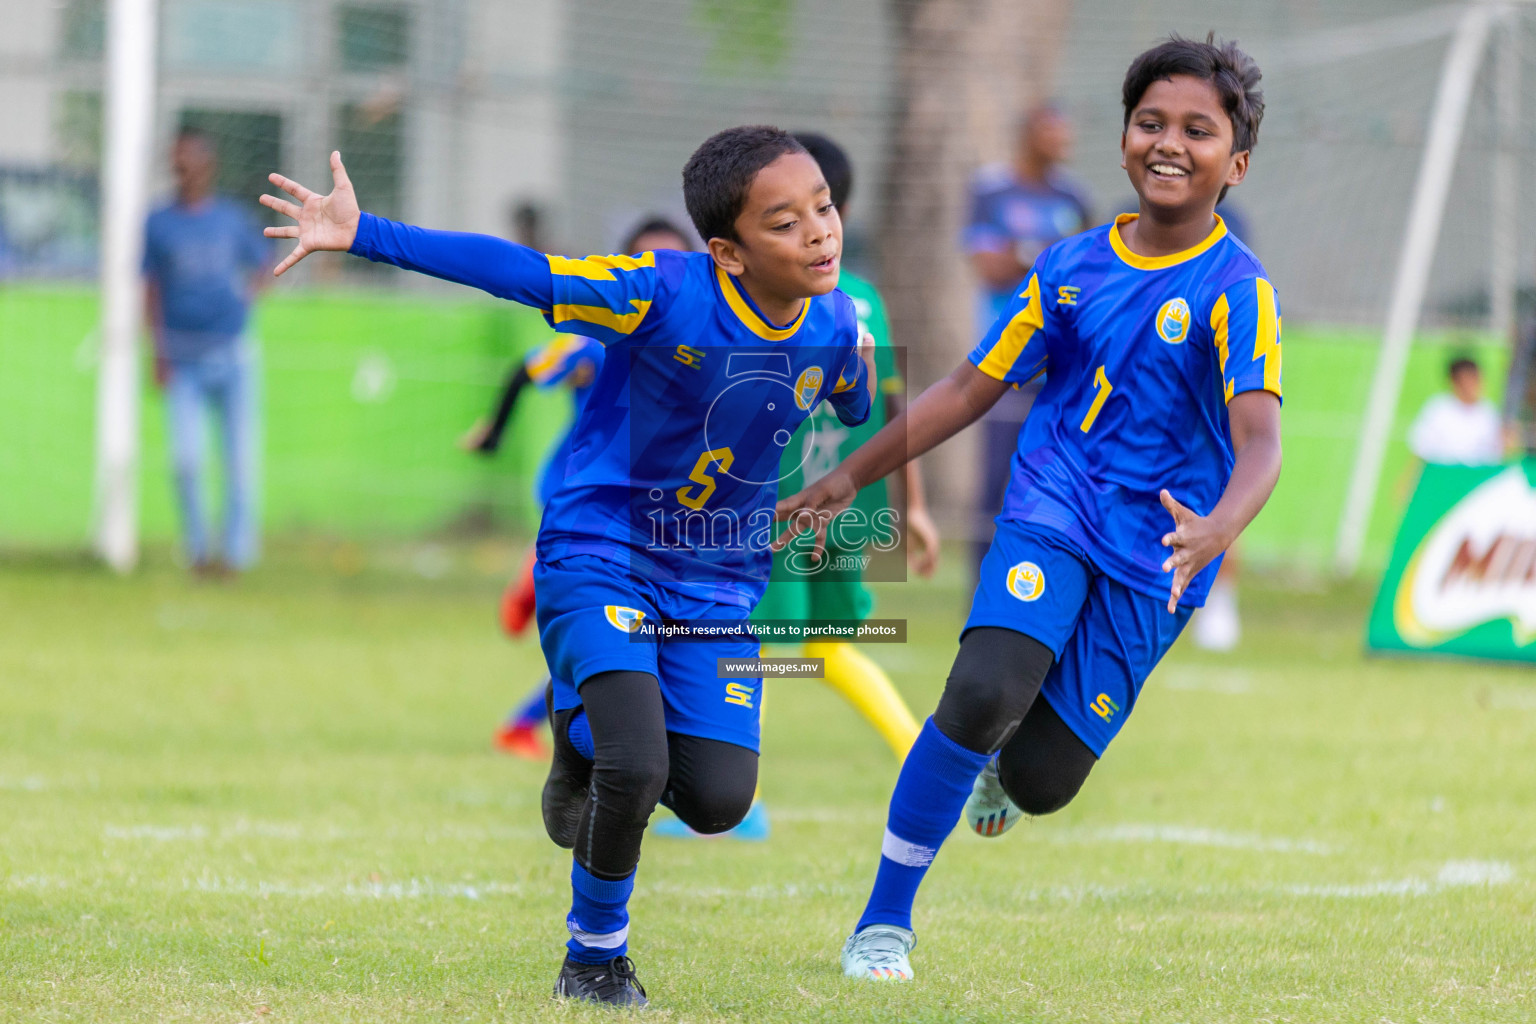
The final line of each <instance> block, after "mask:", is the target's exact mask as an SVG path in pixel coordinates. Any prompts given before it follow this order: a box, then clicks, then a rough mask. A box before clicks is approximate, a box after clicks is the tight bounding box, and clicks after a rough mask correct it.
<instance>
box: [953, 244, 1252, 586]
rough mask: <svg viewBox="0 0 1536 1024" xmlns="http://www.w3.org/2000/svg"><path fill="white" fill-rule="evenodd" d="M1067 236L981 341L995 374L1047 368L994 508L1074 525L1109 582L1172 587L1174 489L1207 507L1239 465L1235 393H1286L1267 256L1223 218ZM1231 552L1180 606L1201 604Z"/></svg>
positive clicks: (1052, 524)
mask: <svg viewBox="0 0 1536 1024" xmlns="http://www.w3.org/2000/svg"><path fill="white" fill-rule="evenodd" d="M1135 216H1136V215H1135V214H1123V215H1121V216H1120V217H1119V218H1117V219H1116V221H1115V223H1114V224H1112V225H1106V226H1104V227H1101V228H1096V229H1094V230H1092V231H1088V232H1085V233H1083V234H1081V235H1075V236H1073V237H1071V238H1067V239H1063V240H1062V241H1060V242H1057V243H1056V244H1055V245H1053V246H1051V247H1050V248H1049V249H1047V250H1046V251H1045V252H1044V253H1043V254H1041V256H1040V258H1039V259H1038V260H1037V261H1036V263H1035V266H1034V272H1033V273H1032V274H1031V275H1030V277H1029V280H1028V282H1026V284H1025V286H1024V288H1023V289H1022V290H1021V291H1020V292H1019V294H1018V295H1017V296H1016V297H1015V298H1014V299H1013V300H1012V302H1010V303H1009V305H1008V307H1007V309H1005V310H1004V312H1003V314H1002V315H1001V316H1000V317H999V318H998V320H997V322H996V323H995V324H993V326H992V329H991V330H990V331H988V332H987V335H986V337H985V338H984V339H982V341H981V343H980V344H979V345H977V346H976V348H975V349H974V350H973V351H972V353H971V356H970V359H971V362H972V364H974V365H975V366H976V367H977V368H978V369H980V370H981V371H982V372H983V373H985V374H987V375H988V376H991V377H994V378H996V379H998V380H1002V381H1007V382H1009V383H1011V384H1015V385H1017V384H1023V383H1026V382H1028V381H1030V380H1032V379H1034V378H1035V377H1038V376H1040V375H1041V374H1045V375H1046V377H1045V385H1044V388H1043V389H1042V391H1041V393H1040V397H1039V398H1037V399H1036V400H1035V405H1034V409H1033V410H1032V411H1031V412H1030V415H1029V419H1028V421H1027V422H1026V423H1025V424H1024V429H1023V430H1022V431H1020V433H1019V446H1018V450H1017V451H1016V452H1015V453H1014V456H1013V468H1012V479H1011V481H1010V483H1009V486H1008V492H1007V497H1006V498H1005V500H1004V502H1003V510H1002V512H1001V513H1000V514H999V516H998V520H999V521H1000V522H1002V521H1017V522H1025V523H1035V524H1039V525H1043V526H1046V527H1049V528H1052V529H1055V530H1058V531H1060V532H1061V533H1064V534H1065V535H1066V536H1068V537H1070V538H1071V539H1072V540H1073V541H1075V542H1076V543H1078V544H1080V545H1081V546H1082V548H1083V550H1084V551H1085V552H1086V553H1087V555H1088V556H1089V557H1090V558H1091V559H1092V560H1093V562H1094V563H1095V564H1096V565H1097V566H1098V567H1099V568H1100V570H1101V571H1103V572H1104V573H1106V574H1107V575H1108V576H1110V577H1111V578H1112V579H1115V580H1117V581H1119V582H1120V583H1123V584H1124V585H1125V586H1127V587H1129V588H1131V589H1132V590H1136V591H1139V592H1141V593H1144V594H1148V595H1150V596H1153V597H1163V598H1166V597H1167V594H1168V591H1169V588H1170V586H1171V584H1172V574H1171V573H1165V572H1163V571H1162V563H1163V560H1164V559H1165V558H1166V557H1167V555H1168V549H1166V548H1164V547H1163V546H1162V537H1163V535H1164V534H1166V533H1168V532H1169V531H1170V530H1171V529H1173V519H1172V517H1171V516H1170V515H1169V514H1168V512H1167V510H1166V509H1164V508H1163V506H1162V504H1161V502H1160V501H1159V500H1158V492H1159V491H1160V490H1162V489H1164V488H1166V489H1167V490H1168V491H1169V492H1170V493H1171V494H1172V495H1173V496H1174V497H1175V498H1176V499H1178V500H1179V501H1181V502H1183V503H1184V504H1185V505H1187V506H1188V507H1189V508H1191V509H1193V510H1194V511H1195V512H1197V513H1199V514H1200V515H1207V514H1209V513H1210V511H1211V509H1212V508H1214V507H1215V505H1216V502H1217V501H1218V500H1219V499H1220V497H1221V495H1222V492H1223V491H1224V490H1225V489H1226V485H1227V480H1228V479H1229V477H1230V476H1231V473H1232V464H1233V453H1232V435H1231V431H1230V428H1229V425H1228V422H1227V414H1226V403H1227V402H1229V401H1231V399H1232V397H1233V396H1234V395H1237V394H1241V393H1242V392H1244V391H1255V390H1265V391H1271V392H1273V393H1274V394H1275V395H1276V396H1279V395H1280V393H1281V391H1280V306H1279V300H1278V299H1277V298H1276V296H1275V290H1274V287H1273V286H1272V285H1271V284H1270V283H1269V280H1268V278H1267V277H1266V275H1265V272H1264V267H1263V265H1262V264H1260V263H1259V261H1258V258H1257V257H1255V256H1254V255H1253V253H1252V252H1250V251H1249V250H1248V248H1247V247H1246V246H1245V245H1243V243H1242V242H1240V241H1238V240H1237V239H1236V238H1233V237H1232V236H1231V235H1229V234H1228V233H1227V229H1226V225H1225V224H1224V223H1222V221H1221V219H1220V218H1219V217H1218V218H1217V221H1216V227H1215V229H1214V230H1213V231H1212V232H1211V233H1210V235H1208V236H1207V237H1206V239H1205V240H1204V241H1203V242H1201V243H1200V244H1199V245H1197V246H1195V247H1194V248H1192V249H1188V250H1185V251H1184V252H1180V253H1175V254H1173V255H1170V256H1159V257H1148V256H1140V255H1137V254H1136V253H1134V252H1132V251H1131V250H1130V249H1129V248H1128V247H1127V246H1126V244H1125V242H1124V241H1123V240H1122V239H1121V237H1120V232H1119V227H1120V225H1123V224H1125V223H1128V222H1129V221H1131V220H1134V219H1135ZM1219 564H1220V559H1217V560H1216V562H1213V563H1212V564H1211V565H1210V566H1208V567H1207V568H1206V569H1205V570H1204V571H1202V572H1201V573H1200V574H1199V575H1198V576H1196V577H1195V579H1194V580H1193V581H1191V583H1190V585H1189V587H1188V589H1187V590H1186V591H1185V592H1184V595H1183V597H1182V598H1181V600H1180V603H1181V604H1183V605H1186V606H1190V607H1197V606H1199V605H1201V604H1203V603H1204V601H1205V595H1206V593H1207V591H1208V590H1209V589H1210V584H1211V581H1212V580H1213V579H1214V578H1215V576H1216V571H1217V566H1218V565H1219Z"/></svg>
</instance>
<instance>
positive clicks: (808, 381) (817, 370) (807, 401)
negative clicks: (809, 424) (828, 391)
mask: <svg viewBox="0 0 1536 1024" xmlns="http://www.w3.org/2000/svg"><path fill="white" fill-rule="evenodd" d="M825 379H826V375H825V374H823V373H822V372H821V367H819V366H807V367H806V368H805V369H804V370H802V371H800V379H799V380H797V381H795V404H796V405H798V406H799V407H800V408H801V409H804V410H806V411H807V412H809V411H810V408H811V405H812V404H813V403H814V402H815V401H816V392H818V391H820V390H821V382H822V381H823V380H825Z"/></svg>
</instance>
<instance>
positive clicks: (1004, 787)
mask: <svg viewBox="0 0 1536 1024" xmlns="http://www.w3.org/2000/svg"><path fill="white" fill-rule="evenodd" d="M1258 82H1259V69H1258V67H1257V66H1256V65H1255V64H1254V62H1253V60H1252V59H1251V58H1249V57H1248V56H1247V55H1246V54H1245V53H1243V52H1242V51H1241V50H1239V49H1238V48H1237V47H1236V45H1234V44H1231V43H1227V44H1224V45H1220V46H1218V45H1215V44H1214V41H1213V40H1212V39H1208V40H1207V41H1206V42H1204V43H1200V42H1195V41H1192V40H1186V39H1180V38H1177V37H1175V38H1172V39H1169V40H1168V41H1166V42H1164V43H1162V44H1160V45H1158V46H1156V47H1154V48H1152V49H1151V50H1148V51H1147V52H1145V53H1143V54H1141V55H1140V56H1139V57H1137V58H1136V60H1135V61H1134V62H1132V64H1131V67H1130V70H1129V71H1128V72H1127V74H1126V78H1125V82H1124V87H1123V90H1122V99H1123V102H1124V109H1125V122H1124V131H1123V134H1122V135H1121V154H1122V160H1121V164H1122V166H1123V167H1124V168H1125V170H1126V173H1127V175H1128V176H1129V178H1130V181H1131V185H1132V187H1133V188H1135V190H1136V193H1137V195H1138V197H1139V198H1140V210H1139V213H1136V214H1126V215H1122V216H1121V217H1119V218H1117V219H1116V221H1115V223H1113V224H1109V225H1106V226H1104V227H1100V228H1097V229H1094V230H1092V231H1088V232H1085V233H1084V234H1081V235H1076V236H1074V237H1071V238H1067V239H1064V240H1062V241H1060V242H1058V243H1056V244H1055V245H1053V246H1051V247H1050V248H1049V249H1047V250H1046V251H1045V253H1044V254H1042V255H1041V256H1040V258H1039V260H1038V261H1037V262H1036V263H1035V266H1034V267H1033V269H1032V273H1031V274H1030V277H1029V280H1028V281H1027V282H1025V284H1024V286H1023V287H1022V288H1021V289H1020V291H1019V293H1018V295H1017V296H1016V297H1015V298H1014V300H1013V302H1012V303H1011V304H1010V305H1009V307H1008V308H1007V309H1006V310H1005V311H1004V312H1003V314H1002V316H1001V317H999V319H998V321H997V323H995V324H994V325H993V327H992V329H991V330H990V331H989V332H988V333H987V336H986V337H985V338H984V339H983V340H982V341H981V343H980V344H979V345H978V346H977V347H976V348H975V350H974V351H973V352H972V353H971V355H970V358H969V360H968V361H967V362H966V363H964V364H963V365H961V366H960V368H959V369H957V370H955V371H954V372H953V373H952V374H950V375H949V377H947V378H946V379H944V380H942V381H940V382H939V383H938V384H935V385H934V386H933V387H931V388H929V389H928V390H927V391H926V392H924V393H923V394H922V395H921V396H920V397H918V399H917V400H916V401H914V402H913V403H912V404H911V406H910V408H909V409H908V411H907V413H906V415H905V416H904V417H901V418H899V419H897V420H896V421H895V422H893V423H891V424H890V425H889V426H888V427H886V428H885V429H884V430H883V431H882V432H881V433H879V434H878V435H876V436H875V437H874V438H873V439H871V440H870V441H869V443H867V444H866V445H864V446H863V447H862V448H860V449H859V450H858V451H857V452H855V453H854V454H853V455H851V456H850V457H849V458H848V459H847V461H845V462H844V463H843V464H842V465H841V466H840V467H839V468H838V469H837V470H835V471H834V472H833V473H831V474H830V475H828V476H827V477H824V478H823V479H822V480H821V481H819V482H817V483H816V484H814V485H812V486H811V487H809V488H807V489H806V490H805V491H803V492H802V493H800V494H798V495H795V496H792V497H790V498H786V499H784V500H783V501H781V502H780V503H779V508H778V512H779V515H780V517H781V518H789V519H790V520H791V523H790V528H789V529H788V530H786V537H781V538H780V540H779V541H778V542H776V543H780V544H782V543H784V542H785V541H786V540H787V538H788V537H789V536H792V535H794V534H795V533H798V532H803V531H804V530H806V529H813V528H814V529H817V530H821V529H823V528H824V525H823V524H824V522H825V519H826V517H827V516H828V515H830V514H835V513H836V512H837V511H839V510H840V509H842V508H844V507H846V506H847V504H848V503H849V502H850V501H851V500H852V499H853V496H854V495H855V494H856V493H857V491H858V489H859V488H860V487H862V486H864V485H866V484H867V483H869V482H870V481H873V480H878V479H881V478H883V477H884V476H885V475H886V474H888V473H890V472H891V470H893V469H894V468H895V467H896V466H897V465H898V464H899V463H900V462H901V461H902V460H903V459H906V458H911V457H914V456H917V455H921V454H922V453H923V452H926V451H928V450H929V449H931V448H933V447H934V446H935V445H938V444H940V443H941V442H943V441H944V440H946V439H947V438H949V437H952V436H953V435H954V434H956V433H958V432H959V431H960V430H962V429H964V428H965V427H966V426H967V425H969V424H971V423H973V422H975V421H976V420H977V419H979V418H980V417H981V416H982V414H983V413H985V412H986V410H987V409H988V408H990V407H991V406H992V404H993V403H994V402H996V401H997V400H998V398H1000V397H1001V396H1002V394H1003V393H1004V391H1005V390H1006V389H1007V388H1009V387H1011V386H1014V385H1018V384H1022V383H1024V382H1026V381H1029V380H1031V379H1033V378H1034V377H1036V376H1038V375H1040V374H1042V373H1044V374H1045V375H1046V383H1045V386H1044V389H1043V390H1042V391H1041V393H1040V397H1039V398H1038V399H1037V400H1036V401H1035V406H1034V410H1033V411H1032V412H1031V413H1030V416H1029V419H1028V421H1027V422H1026V423H1025V424H1024V428H1023V430H1022V431H1021V432H1020V435H1019V445H1018V450H1017V451H1016V452H1015V454H1014V457H1013V468H1012V479H1011V482H1010V484H1009V488H1008V492H1007V498H1006V500H1005V502H1004V505H1003V510H1002V512H1001V513H1000V514H999V516H998V530H997V536H996V538H995V539H994V541H993V543H992V547H991V549H990V550H989V552H988V553H987V556H986V558H985V560H984V561H983V563H982V572H981V582H980V584H979V585H978V586H977V588H976V596H975V599H974V602H973V604H972V606H971V614H970V618H969V619H968V620H967V622H966V625H965V630H964V632H963V633H962V634H961V638H960V650H959V653H958V655H957V656H956V658H955V663H954V667H953V669H952V670H951V672H950V675H949V679H948V682H947V684H946V686H945V689H944V694H943V696H942V697H941V698H940V700H939V705H938V708H937V709H936V710H935V712H934V714H933V716H932V717H931V718H929V719H928V721H927V722H926V723H925V724H924V726H923V729H922V732H921V733H920V734H919V736H918V739H917V742H916V743H915V744H914V745H913V748H912V752H911V753H910V754H909V755H908V756H907V760H906V764H905V765H904V767H903V768H902V771H901V775H900V777H899V779H898V780H897V783H896V790H895V792H894V793H893V794H892V797H891V805H890V814H889V817H888V819H887V825H886V830H885V838H884V842H883V843H882V846H881V855H880V864H879V869H878V872H877V874H876V877H875V885H874V890H873V892H872V893H871V894H870V898H869V903H868V905H867V906H866V908H865V910H864V913H863V916H862V917H861V918H860V919H859V921H858V924H857V925H856V927H855V928H854V932H853V934H852V935H850V936H849V938H848V941H847V942H846V943H845V944H844V947H843V953H842V967H843V971H844V973H845V974H847V975H848V976H850V977H854V978H868V979H879V980H898V981H905V980H909V979H911V978H912V976H913V972H912V965H911V961H910V958H909V954H910V952H911V949H912V946H913V944H914V942H915V938H914V935H913V932H912V903H913V899H914V898H915V896H916V894H917V889H918V886H919V884H920V883H921V882H922V878H923V875H924V874H925V873H926V872H927V870H928V867H929V865H930V863H931V862H932V861H933V858H934V856H935V855H936V854H937V853H938V849H939V846H940V845H941V844H942V843H943V842H944V839H945V837H947V836H948V835H949V833H950V831H951V830H952V829H953V828H954V826H955V821H956V819H957V818H959V817H960V816H961V814H962V811H964V813H965V817H966V819H967V822H968V823H969V824H970V826H971V828H972V829H973V830H974V831H976V832H978V833H980V834H981V835H984V836H998V835H1001V834H1002V833H1003V832H1005V831H1006V830H1007V829H1008V828H1009V827H1010V826H1011V825H1012V824H1013V823H1014V822H1015V821H1016V820H1017V819H1018V818H1019V817H1020V816H1021V814H1048V813H1050V812H1052V811H1056V810H1059V809H1060V808H1061V807H1063V806H1065V805H1066V804H1067V803H1068V802H1069V801H1070V800H1071V799H1072V798H1073V797H1074V796H1075V795H1076V794H1077V792H1078V789H1079V788H1080V787H1081V786H1082V784H1083V782H1084V780H1085V779H1086V778H1087V776H1088V773H1089V771H1090V770H1091V769H1092V768H1093V765H1094V763H1095V762H1096V761H1097V760H1098V758H1099V757H1100V756H1101V755H1102V754H1103V752H1104V749H1105V747H1106V746H1107V745H1108V744H1109V742H1110V741H1111V740H1112V739H1113V738H1114V736H1115V734H1116V733H1117V732H1118V731H1119V730H1120V728H1121V726H1122V725H1123V724H1124V723H1125V720H1126V718H1127V717H1128V716H1129V715H1130V713H1131V710H1132V709H1133V707H1134V706H1135V702H1136V697H1137V695H1138V693H1139V692H1140V690H1141V687H1142V684H1143V683H1144V682H1145V681H1146V679H1147V677H1148V675H1150V674H1151V672H1152V670H1153V668H1154V667H1155V666H1156V665H1157V663H1158V661H1159V660H1160V659H1161V658H1162V656H1163V655H1164V654H1165V653H1166V652H1167V650H1168V648H1169V646H1170V645H1171V644H1172V643H1173V641H1174V639H1175V638H1176V637H1177V636H1178V635H1179V631H1180V630H1181V629H1182V628H1183V627H1184V624H1185V622H1186V621H1188V619H1189V616H1190V614H1191V612H1192V610H1193V609H1194V608H1195V607H1197V606H1199V605H1200V604H1201V603H1202V602H1203V600H1204V597H1205V594H1206V591H1207V589H1208V588H1209V585H1210V581H1211V579H1212V578H1213V577H1214V576H1215V574H1216V569H1217V565H1218V563H1219V562H1220V560H1221V555H1222V552H1223V551H1225V550H1226V549H1227V547H1228V546H1229V545H1231V543H1232V542H1233V541H1234V540H1236V539H1237V536H1238V534H1239V533H1241V532H1242V530H1243V528H1244V527H1245V526H1247V525H1248V523H1249V521H1251V520H1252V519H1253V517H1254V516H1255V515H1256V514H1257V513H1258V511H1259V509H1260V508H1262V507H1263V505H1264V502H1265V501H1266V500H1268V498H1269V495H1270V492H1271V491H1272V490H1273V489H1274V486H1275V481H1276V480H1277V479H1278V477H1279V474H1280V310H1279V304H1278V302H1277V300H1276V298H1275V290H1274V288H1273V287H1272V286H1271V285H1270V283H1269V280H1268V278H1267V275H1266V274H1265V272H1264V268H1263V266H1261V265H1260V263H1259V261H1258V260H1257V259H1256V258H1255V257H1254V255H1253V254H1252V253H1251V252H1249V251H1248V249H1247V248H1246V247H1245V246H1244V245H1243V244H1242V243H1241V242H1239V241H1238V240H1237V239H1235V238H1233V237H1232V236H1231V235H1229V234H1228V233H1227V230H1226V226H1225V225H1224V224H1223V223H1222V221H1221V218H1220V217H1218V216H1217V215H1216V213H1215V208H1216V203H1217V202H1218V201H1219V200H1220V199H1221V198H1222V196H1224V195H1225V193H1226V191H1227V189H1228V188H1230V187H1231V186H1234V185H1237V184H1239V183H1240V182H1241V181H1242V180H1243V176H1244V175H1245V173H1246V172H1247V169H1248V160H1249V154H1250V151H1251V150H1252V148H1253V145H1254V142H1255V140H1256V138H1257V134H1258V128H1259V122H1260V119H1261V118H1262V116H1263V110H1264V106H1263V96H1262V93H1260V91H1259V89H1258ZM1036 698H1039V699H1036Z"/></svg>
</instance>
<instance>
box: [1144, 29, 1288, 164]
mask: <svg viewBox="0 0 1536 1024" xmlns="http://www.w3.org/2000/svg"><path fill="white" fill-rule="evenodd" d="M1174 75H1189V76H1191V77H1192V78H1199V79H1203V80H1205V81H1207V82H1210V83H1211V85H1212V86H1214V87H1215V89H1216V95H1218V96H1220V97H1221V105H1222V107H1223V108H1224V109H1225V110H1226V112H1227V117H1228V118H1229V119H1230V120H1231V121H1232V152H1234V153H1241V152H1242V151H1243V150H1245V149H1252V148H1253V147H1254V146H1255V145H1257V144H1258V141H1259V122H1260V121H1263V120H1264V90H1262V89H1260V88H1259V79H1260V78H1262V77H1263V75H1262V74H1261V73H1260V72H1259V66H1258V64H1256V63H1254V60H1253V58H1252V57H1250V56H1248V55H1247V54H1246V53H1244V52H1243V51H1242V50H1240V49H1238V47H1237V43H1236V42H1235V41H1229V42H1224V43H1221V44H1218V43H1217V42H1216V33H1214V32H1212V33H1211V34H1210V35H1208V36H1206V37H1205V42H1203V43H1202V42H1198V41H1196V40H1194V39H1185V38H1183V37H1182V36H1169V37H1168V38H1167V39H1166V40H1164V41H1163V42H1161V43H1158V44H1157V45H1156V46H1154V47H1152V49H1150V50H1148V51H1146V52H1145V53H1143V54H1141V55H1140V56H1138V57H1137V58H1136V59H1135V60H1133V61H1131V66H1130V69H1129V70H1127V71H1126V73H1125V84H1124V85H1123V86H1121V88H1120V99H1121V102H1122V103H1124V105H1125V121H1124V123H1123V124H1122V126H1121V127H1122V129H1129V128H1130V126H1131V113H1132V111H1134V110H1135V109H1136V105H1137V104H1138V103H1140V102H1141V98H1142V97H1143V96H1145V95H1146V93H1147V89H1149V88H1150V87H1151V85H1152V83H1153V82H1159V81H1167V80H1168V79H1170V78H1172V77H1173V76H1174Z"/></svg>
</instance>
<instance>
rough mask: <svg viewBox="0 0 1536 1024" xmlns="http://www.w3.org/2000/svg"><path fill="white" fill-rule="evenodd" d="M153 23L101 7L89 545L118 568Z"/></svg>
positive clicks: (152, 17)
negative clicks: (101, 130)
mask: <svg viewBox="0 0 1536 1024" xmlns="http://www.w3.org/2000/svg"><path fill="white" fill-rule="evenodd" d="M157 26H158V21H157V18H156V0H111V2H110V3H109V5H108V9H107V76H106V78H107V81H106V102H105V103H104V104H103V111H104V119H105V122H106V124H105V146H104V153H103V157H102V226H101V331H100V336H101V362H100V370H99V376H98V378H97V391H96V481H95V548H96V551H97V552H98V553H99V554H100V555H101V557H102V558H103V559H104V560H105V561H106V563H107V564H108V565H110V566H111V567H112V568H113V569H115V570H117V571H118V572H128V571H130V570H131V569H132V568H133V567H134V565H135V564H136V563H137V561H138V554H139V529H138V527H139V524H138V500H139V495H138V490H139V488H138V477H139V353H138V339H139V328H140V323H141V321H142V317H143V289H142V287H141V285H140V282H139V262H140V260H141V258H142V249H143V236H144V218H145V214H146V212H147V209H148V196H149V161H150V146H151V141H152V139H153V135H154V115H155V36H156V30H157Z"/></svg>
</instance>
